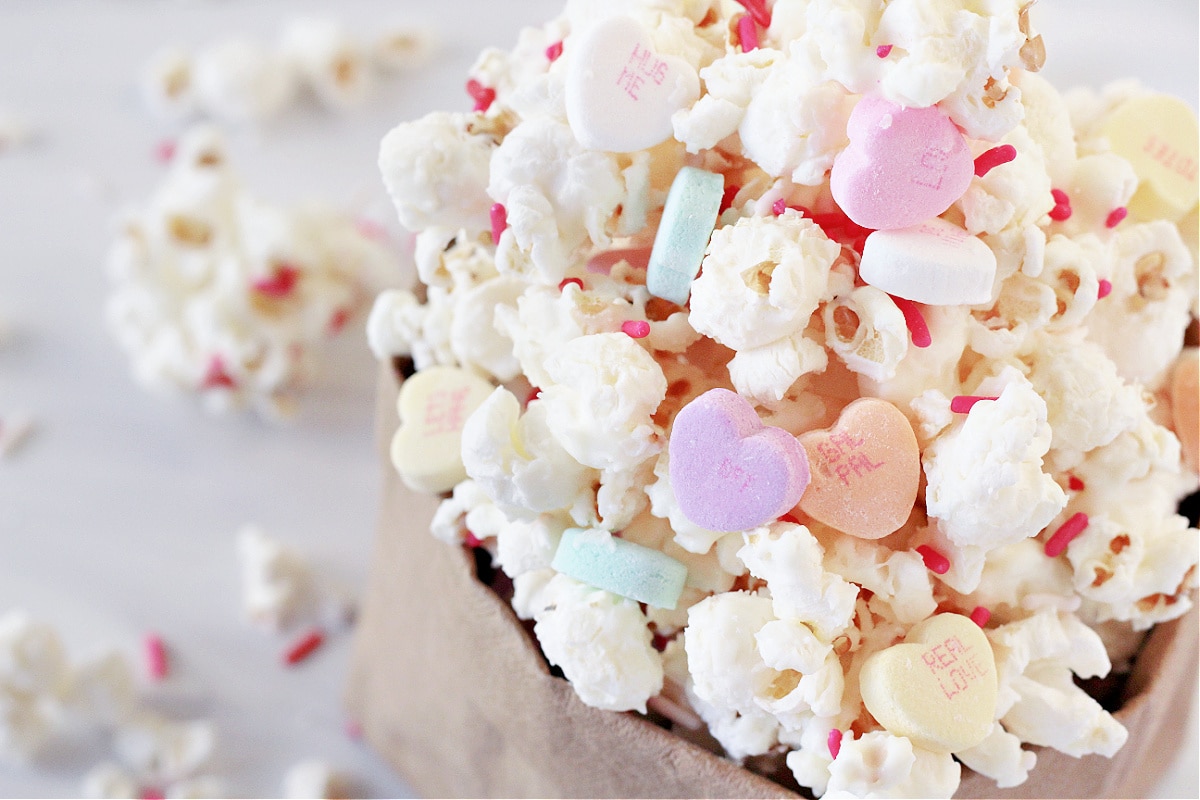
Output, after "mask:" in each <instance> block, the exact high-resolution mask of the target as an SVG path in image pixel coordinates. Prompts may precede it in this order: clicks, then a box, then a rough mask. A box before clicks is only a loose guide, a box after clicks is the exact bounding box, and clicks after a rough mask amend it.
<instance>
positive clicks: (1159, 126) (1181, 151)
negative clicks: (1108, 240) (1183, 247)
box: [1103, 94, 1200, 227]
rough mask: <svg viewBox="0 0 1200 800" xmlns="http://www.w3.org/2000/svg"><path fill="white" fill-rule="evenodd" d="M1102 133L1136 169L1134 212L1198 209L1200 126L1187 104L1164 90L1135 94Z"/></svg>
mask: <svg viewBox="0 0 1200 800" xmlns="http://www.w3.org/2000/svg"><path fill="white" fill-rule="evenodd" d="M1103 133H1104V135H1105V136H1106V137H1107V138H1108V143H1109V145H1110V146H1111V147H1112V149H1113V152H1114V153H1116V154H1117V155H1119V156H1122V157H1123V158H1125V159H1127V160H1128V161H1129V163H1130V164H1131V165H1132V166H1133V170H1134V172H1136V173H1137V176H1138V188H1137V191H1136V192H1135V193H1134V195H1133V199H1132V200H1130V201H1129V210H1130V211H1132V212H1133V213H1134V214H1136V215H1137V216H1138V217H1140V218H1142V219H1154V218H1156V217H1164V218H1166V219H1171V220H1174V219H1178V218H1179V217H1181V216H1183V215H1184V214H1186V213H1187V212H1188V211H1190V210H1192V209H1193V208H1195V207H1196V201H1197V194H1198V187H1200V183H1198V182H1197V177H1198V175H1197V170H1198V169H1200V130H1198V129H1197V124H1196V112H1194V111H1192V109H1191V108H1189V107H1188V104H1187V103H1185V102H1184V101H1182V100H1180V99H1178V98H1175V97H1171V96H1169V95H1165V94H1148V95H1145V96H1142V97H1135V98H1133V99H1130V100H1127V101H1125V102H1124V103H1122V104H1121V105H1120V106H1118V107H1117V108H1116V109H1115V110H1114V111H1113V112H1112V114H1110V115H1109V116H1108V118H1107V120H1105V123H1104V131H1103ZM1110 227H1111V226H1110Z"/></svg>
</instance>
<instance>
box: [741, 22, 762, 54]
mask: <svg viewBox="0 0 1200 800" xmlns="http://www.w3.org/2000/svg"><path fill="white" fill-rule="evenodd" d="M737 32H738V41H739V42H741V44H742V52H743V53H749V52H750V51H751V50H757V49H758V27H757V26H756V25H755V24H754V19H753V18H752V17H751V16H750V15H749V14H746V15H744V16H742V17H741V19H739V20H738V23H737Z"/></svg>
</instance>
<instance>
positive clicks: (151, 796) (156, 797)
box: [138, 787, 166, 800]
mask: <svg viewBox="0 0 1200 800" xmlns="http://www.w3.org/2000/svg"><path fill="white" fill-rule="evenodd" d="M138 798H139V800H165V798H166V795H165V794H164V793H163V791H162V790H161V789H154V788H151V787H147V788H145V789H143V790H142V791H141V793H140V794H139V795H138Z"/></svg>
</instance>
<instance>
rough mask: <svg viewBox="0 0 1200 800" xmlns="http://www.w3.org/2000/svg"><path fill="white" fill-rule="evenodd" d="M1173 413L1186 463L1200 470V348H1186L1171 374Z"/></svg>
mask: <svg viewBox="0 0 1200 800" xmlns="http://www.w3.org/2000/svg"><path fill="white" fill-rule="evenodd" d="M1171 416H1172V418H1173V420H1174V427H1175V435H1176V436H1178V437H1179V446H1180V449H1181V450H1183V463H1184V464H1186V465H1187V467H1188V469H1190V470H1192V471H1193V472H1195V471H1197V470H1200V350H1197V349H1196V348H1195V347H1187V348H1184V350H1183V352H1182V353H1180V354H1179V358H1178V359H1177V360H1176V361H1175V370H1174V372H1173V373H1172V375H1171Z"/></svg>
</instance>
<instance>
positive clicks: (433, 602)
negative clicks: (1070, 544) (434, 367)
mask: <svg viewBox="0 0 1200 800" xmlns="http://www.w3.org/2000/svg"><path fill="white" fill-rule="evenodd" d="M398 389H399V387H398V382H397V377H396V375H395V374H394V373H393V372H392V371H391V369H390V366H389V367H385V368H384V371H383V374H382V375H381V380H380V392H379V401H378V421H377V431H378V439H379V441H380V442H381V445H380V446H381V454H382V461H383V475H384V486H383V501H382V509H381V514H380V526H379V532H378V537H377V541H376V546H375V553H374V558H373V559H372V573H371V577H370V582H369V587H368V591H367V596H366V598H365V601H364V606H363V613H362V617H361V621H360V624H359V626H358V631H357V638H356V646H355V652H354V657H353V664H352V670H351V676H350V681H349V686H348V690H347V705H348V708H349V710H350V713H351V714H352V715H353V716H352V718H353V719H355V720H356V721H357V722H359V723H360V724H361V726H362V729H363V732H364V736H365V738H366V740H367V741H368V743H369V744H370V745H371V746H372V747H374V748H375V749H376V750H378V751H379V752H380V753H381V754H382V755H383V756H384V757H385V758H386V759H387V760H388V761H389V762H390V763H391V764H392V765H393V766H394V767H395V768H396V770H397V771H398V772H399V773H400V774H401V775H403V776H404V778H405V779H406V780H408V781H409V782H410V783H411V785H412V786H413V788H414V789H415V790H416V791H417V792H418V793H419V794H421V795H423V796H426V797H747V798H749V797H795V796H797V795H795V794H794V793H793V792H791V791H789V790H788V789H786V788H785V787H783V786H781V785H780V784H777V783H774V782H772V781H770V780H768V779H766V778H764V777H761V776H759V775H756V774H754V773H752V772H750V771H748V770H746V769H743V768H741V767H738V766H737V765H736V764H734V763H732V762H730V761H728V760H725V759H723V758H720V757H718V756H716V755H713V754H712V753H710V752H708V751H706V750H704V749H703V748H701V747H699V746H697V745H695V744H692V743H691V742H688V741H685V740H684V739H682V738H680V737H679V736H676V735H675V734H673V733H671V732H669V731H667V730H664V729H662V728H660V727H658V726H657V725H655V724H653V723H651V722H649V721H647V720H646V719H644V718H642V717H640V716H638V715H636V714H633V713H621V714H614V713H612V712H608V711H601V710H599V709H595V708H591V707H589V706H587V705H584V703H583V702H582V701H581V700H580V699H579V698H578V697H577V696H576V695H575V692H574V691H573V690H572V688H571V686H570V684H568V683H567V682H566V681H565V680H562V679H559V678H556V677H554V676H553V675H551V673H550V671H549V668H548V667H547V666H546V662H545V660H544V659H543V657H542V655H541V653H540V652H539V651H538V648H537V646H536V644H535V643H534V642H533V641H532V640H531V639H530V637H528V636H527V635H526V634H525V632H524V631H523V630H522V628H521V624H520V622H519V621H518V620H517V618H516V616H515V614H513V612H512V609H511V607H510V606H509V605H508V603H506V602H505V601H504V600H502V599H501V598H500V597H498V596H497V595H496V594H495V593H494V592H492V591H491V589H489V588H488V587H486V586H484V585H483V584H482V583H481V582H480V581H478V580H477V579H476V578H475V574H474V569H473V565H472V559H471V558H470V555H469V554H468V553H467V552H466V551H465V550H463V549H460V548H449V547H446V546H445V545H444V544H443V543H441V542H439V541H438V540H437V539H435V538H434V537H432V536H430V535H429V523H430V520H431V519H432V517H433V513H434V510H435V509H436V507H437V504H438V498H436V497H431V496H427V495H420V494H416V493H413V492H411V491H409V490H408V489H406V488H405V487H404V486H403V485H402V484H401V482H400V479H399V477H398V476H397V474H396V471H395V470H394V469H393V468H392V467H391V462H390V460H389V455H388V443H389V442H390V440H391V435H392V432H393V431H395V429H396V426H397V423H398V420H397V419H396V410H395V405H396V404H395V398H396V394H397V391H398ZM1198 630H1200V627H1198V622H1197V611H1196V609H1193V610H1192V611H1191V612H1190V613H1188V614H1187V615H1185V616H1184V617H1181V618H1179V619H1176V620H1172V621H1170V622H1166V623H1163V624H1160V625H1157V626H1156V627H1155V628H1154V629H1153V631H1152V632H1151V633H1150V635H1149V637H1148V638H1147V640H1146V642H1145V643H1144V645H1143V648H1142V650H1141V653H1140V654H1139V656H1138V657H1137V660H1136V662H1135V665H1134V670H1133V673H1132V675H1131V676H1130V678H1129V681H1128V683H1127V684H1126V695H1127V699H1126V700H1125V702H1124V704H1123V706H1122V708H1121V709H1120V710H1119V711H1118V712H1116V714H1115V716H1116V718H1117V719H1118V720H1119V721H1120V722H1121V723H1122V724H1123V725H1124V726H1125V727H1126V728H1127V729H1128V731H1129V741H1128V742H1127V743H1126V745H1125V746H1124V747H1123V748H1122V749H1121V750H1120V751H1119V752H1117V754H1116V755H1115V756H1114V757H1113V758H1111V759H1108V758H1103V757H1101V756H1085V757H1083V758H1072V757H1070V756H1066V755H1063V754H1062V753H1059V752H1058V751H1055V750H1051V749H1048V748H1035V752H1036V753H1037V756H1038V764H1037V768H1036V769H1034V770H1033V771H1032V772H1031V774H1030V777H1029V779H1028V780H1027V781H1026V782H1025V783H1024V784H1022V785H1020V786H1018V787H1015V788H1014V789H1007V790H1005V789H997V788H996V785H995V783H994V782H992V781H991V780H988V779H986V778H983V777H982V776H979V775H976V774H975V773H972V772H971V771H969V770H967V769H965V768H964V770H963V779H962V782H961V784H960V786H959V789H958V791H957V793H956V794H955V796H956V797H963V798H983V797H1012V798H1018V797H1024V798H1032V797H1062V798H1067V797H1088V798H1105V797H1145V796H1147V795H1148V793H1150V792H1151V791H1153V790H1154V787H1155V786H1156V784H1157V782H1158V781H1159V780H1160V778H1161V777H1162V775H1163V773H1164V772H1165V770H1166V769H1167V768H1168V767H1169V766H1170V764H1171V762H1172V759H1173V758H1174V756H1175V754H1176V752H1177V751H1178V747H1179V744H1180V742H1181V740H1182V737H1181V736H1180V733H1179V732H1180V731H1181V730H1182V728H1183V726H1184V724H1185V722H1186V719H1187V715H1188V712H1189V709H1191V708H1192V707H1193V706H1194V703H1195V700H1194V696H1195V688H1196V680H1195V676H1196V674H1197V671H1198V670H1200V665H1198V663H1197V662H1198V651H1197V632H1198Z"/></svg>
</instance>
